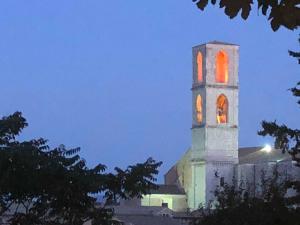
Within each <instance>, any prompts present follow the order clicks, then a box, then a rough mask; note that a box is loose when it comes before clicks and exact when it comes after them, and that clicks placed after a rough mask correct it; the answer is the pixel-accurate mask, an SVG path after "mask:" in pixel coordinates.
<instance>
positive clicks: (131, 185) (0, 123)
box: [0, 112, 161, 225]
mask: <svg viewBox="0 0 300 225" xmlns="http://www.w3.org/2000/svg"><path fill="white" fill-rule="evenodd" d="M27 125H28V124H27V122H26V120H25V118H23V117H22V114H21V113H20V112H16V113H14V114H13V115H10V116H8V117H4V118H2V119H0V217H1V216H3V215H7V214H10V221H9V222H10V224H12V225H27V224H28V225H29V224H30V225H67V224H68V225H69V224H72V225H82V224H83V223H84V222H86V221H89V220H92V221H93V224H111V222H112V216H113V211H112V210H111V209H110V208H109V207H107V205H106V204H105V202H104V204H101V205H99V204H97V203H96V197H93V196H95V194H103V195H104V196H105V199H106V203H107V202H115V201H117V200H118V199H120V198H125V199H126V198H133V197H141V196H142V195H143V194H145V193H146V192H147V191H148V190H149V189H150V188H155V187H156V185H155V184H154V182H155V181H156V178H155V176H156V175H157V173H158V167H159V166H160V165H161V162H156V161H154V160H153V159H151V158H149V159H148V160H146V161H145V162H144V163H139V164H136V165H133V166H129V167H128V168H127V169H125V170H122V169H120V168H118V167H116V168H115V172H114V173H106V172H105V170H106V166H105V165H102V164H98V165H96V166H95V167H93V168H91V169H90V168H88V167H87V165H86V162H85V160H84V159H82V158H81V157H80V156H79V155H78V153H79V151H80V149H79V148H75V149H66V148H65V147H64V146H63V145H61V146H59V147H58V148H55V149H50V148H49V146H48V145H47V141H46V140H45V139H42V138H41V139H34V140H30V141H23V142H19V141H17V139H16V137H17V136H18V135H19V134H20V133H21V131H22V130H23V129H24V128H25V127H26V126H27Z"/></svg>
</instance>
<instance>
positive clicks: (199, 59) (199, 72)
mask: <svg viewBox="0 0 300 225" xmlns="http://www.w3.org/2000/svg"><path fill="white" fill-rule="evenodd" d="M202 80H203V76H202V54H201V52H198V55H197V81H198V82H202Z"/></svg>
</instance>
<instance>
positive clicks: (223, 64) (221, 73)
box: [216, 51, 228, 83]
mask: <svg viewBox="0 0 300 225" xmlns="http://www.w3.org/2000/svg"><path fill="white" fill-rule="evenodd" d="M216 82H218V83H227V82H228V57H227V54H226V53H225V52H224V51H219V52H218V54H217V57H216Z"/></svg>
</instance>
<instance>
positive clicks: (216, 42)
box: [207, 40, 236, 45]
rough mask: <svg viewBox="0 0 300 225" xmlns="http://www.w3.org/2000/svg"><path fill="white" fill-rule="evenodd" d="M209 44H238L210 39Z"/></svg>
mask: <svg viewBox="0 0 300 225" xmlns="http://www.w3.org/2000/svg"><path fill="white" fill-rule="evenodd" d="M207 44H214V45H236V44H232V43H228V42H223V41H216V40H214V41H210V42H207Z"/></svg>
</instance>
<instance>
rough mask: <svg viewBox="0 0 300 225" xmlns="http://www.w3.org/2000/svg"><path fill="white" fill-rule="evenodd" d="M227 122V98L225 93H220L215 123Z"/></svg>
mask: <svg viewBox="0 0 300 225" xmlns="http://www.w3.org/2000/svg"><path fill="white" fill-rule="evenodd" d="M227 122H228V100H227V98H226V96H225V95H220V96H219V97H218V99H217V123H218V124H221V123H227Z"/></svg>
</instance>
